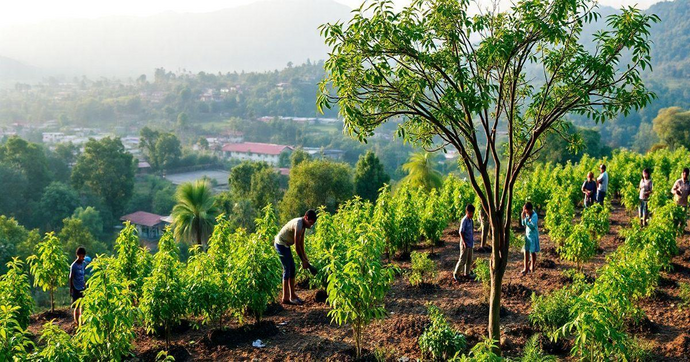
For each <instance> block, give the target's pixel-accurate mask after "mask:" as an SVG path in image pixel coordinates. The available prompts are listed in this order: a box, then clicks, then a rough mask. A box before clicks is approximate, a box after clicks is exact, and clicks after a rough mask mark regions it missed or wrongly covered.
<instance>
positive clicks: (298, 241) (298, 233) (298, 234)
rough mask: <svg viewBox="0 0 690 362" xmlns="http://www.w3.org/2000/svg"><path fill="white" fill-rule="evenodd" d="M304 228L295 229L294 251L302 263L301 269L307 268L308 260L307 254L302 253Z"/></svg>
mask: <svg viewBox="0 0 690 362" xmlns="http://www.w3.org/2000/svg"><path fill="white" fill-rule="evenodd" d="M304 230H305V229H304V228H302V230H297V229H295V249H296V251H297V256H299V258H300V260H301V261H302V268H304V269H308V268H309V259H307V253H305V252H304Z"/></svg>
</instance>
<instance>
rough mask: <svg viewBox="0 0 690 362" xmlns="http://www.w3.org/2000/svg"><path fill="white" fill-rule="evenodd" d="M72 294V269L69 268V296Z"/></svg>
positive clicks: (71, 267)
mask: <svg viewBox="0 0 690 362" xmlns="http://www.w3.org/2000/svg"><path fill="white" fill-rule="evenodd" d="M73 294H74V267H73V265H70V266H69V295H73Z"/></svg>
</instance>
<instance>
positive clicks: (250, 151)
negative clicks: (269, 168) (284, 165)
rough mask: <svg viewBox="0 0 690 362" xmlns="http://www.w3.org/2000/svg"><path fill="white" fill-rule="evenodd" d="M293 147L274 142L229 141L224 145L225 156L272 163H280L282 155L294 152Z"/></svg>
mask: <svg viewBox="0 0 690 362" xmlns="http://www.w3.org/2000/svg"><path fill="white" fill-rule="evenodd" d="M292 149H293V148H292V147H290V146H285V145H276V144H272V143H256V142H242V143H228V144H226V145H224V146H223V156H224V157H225V158H228V159H235V160H240V161H254V162H260V161H264V162H267V163H268V164H270V165H273V166H275V165H278V162H279V160H280V155H281V154H282V153H284V152H286V153H292Z"/></svg>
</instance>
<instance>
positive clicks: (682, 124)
mask: <svg viewBox="0 0 690 362" xmlns="http://www.w3.org/2000/svg"><path fill="white" fill-rule="evenodd" d="M652 123H653V124H654V126H653V129H654V132H656V134H657V135H658V136H659V138H660V139H661V141H662V142H664V143H665V144H667V145H668V146H669V147H671V148H672V149H673V148H676V147H680V146H684V147H686V148H690V111H686V110H683V109H682V108H680V107H670V108H662V109H660V110H659V114H658V115H657V116H656V118H654V120H653V121H652Z"/></svg>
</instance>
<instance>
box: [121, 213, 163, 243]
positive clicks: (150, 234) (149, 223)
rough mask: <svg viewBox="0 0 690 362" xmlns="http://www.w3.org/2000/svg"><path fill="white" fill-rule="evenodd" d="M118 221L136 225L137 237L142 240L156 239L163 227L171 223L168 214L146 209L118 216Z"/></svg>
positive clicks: (158, 237)
mask: <svg viewBox="0 0 690 362" xmlns="http://www.w3.org/2000/svg"><path fill="white" fill-rule="evenodd" d="M120 221H129V222H130V223H131V224H132V225H134V227H136V229H137V232H138V234H139V238H140V239H143V240H150V241H157V240H158V239H160V237H161V235H163V232H164V231H165V227H166V226H167V225H169V224H171V223H172V219H171V218H170V216H161V215H156V214H152V213H150V212H146V211H137V212H135V213H132V214H127V215H125V216H123V217H121V218H120Z"/></svg>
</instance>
